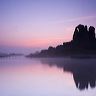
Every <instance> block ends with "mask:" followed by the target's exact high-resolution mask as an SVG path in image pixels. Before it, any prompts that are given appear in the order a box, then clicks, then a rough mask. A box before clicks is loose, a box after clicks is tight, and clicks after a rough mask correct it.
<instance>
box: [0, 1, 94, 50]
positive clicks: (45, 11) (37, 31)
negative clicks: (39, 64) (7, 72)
mask: <svg viewBox="0 0 96 96" xmlns="http://www.w3.org/2000/svg"><path fill="white" fill-rule="evenodd" d="M78 24H85V25H88V26H90V25H92V26H94V27H95V28H96V0H0V51H2V52H3V51H5V49H6V50H7V51H9V50H11V51H12V48H13V49H14V48H15V49H17V50H19V49H20V50H21V49H22V48H23V49H26V48H27V50H28V48H30V49H32V50H31V51H35V50H38V49H43V48H47V47H48V46H50V45H52V46H56V45H58V44H62V43H63V42H66V41H70V40H71V39H72V35H73V32H74V28H75V26H77V25H78ZM1 49H2V50H1ZM15 49H14V50H15ZM20 50H19V51H20ZM11 51H10V52H11ZM15 51H16V50H15ZM19 51H18V52H19ZM23 51H24V50H23ZM23 51H22V52H23Z"/></svg>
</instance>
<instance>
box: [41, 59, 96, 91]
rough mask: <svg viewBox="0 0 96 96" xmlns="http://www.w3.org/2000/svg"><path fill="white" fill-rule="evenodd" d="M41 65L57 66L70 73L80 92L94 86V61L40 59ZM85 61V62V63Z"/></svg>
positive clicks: (95, 66)
mask: <svg viewBox="0 0 96 96" xmlns="http://www.w3.org/2000/svg"><path fill="white" fill-rule="evenodd" d="M40 60H41V63H42V64H48V65H49V66H57V67H58V68H63V70H64V71H67V72H71V73H72V74H73V78H74V81H75V84H76V87H77V88H79V89H80V90H84V89H88V87H89V86H90V87H91V88H94V87H95V86H96V60H95V59H88V60H87V59H71V58H69V59H68V58H67V59H66V58H60V59H56V58H42V59H40ZM86 61H87V62H86Z"/></svg>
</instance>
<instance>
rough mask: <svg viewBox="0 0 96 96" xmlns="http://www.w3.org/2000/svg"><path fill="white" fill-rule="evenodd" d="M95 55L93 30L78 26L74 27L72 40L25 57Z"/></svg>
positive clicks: (95, 42)
mask: <svg viewBox="0 0 96 96" xmlns="http://www.w3.org/2000/svg"><path fill="white" fill-rule="evenodd" d="M94 54H96V37H95V28H94V27H93V26H90V27H89V28H88V27H87V26H86V25H82V24H79V25H78V26H76V28H75V30H74V34H73V38H72V40H71V41H70V42H64V43H63V44H62V45H58V46H56V47H51V46H50V47H49V48H48V49H45V50H41V51H40V52H37V53H35V54H29V55H28V56H27V57H60V56H70V55H94Z"/></svg>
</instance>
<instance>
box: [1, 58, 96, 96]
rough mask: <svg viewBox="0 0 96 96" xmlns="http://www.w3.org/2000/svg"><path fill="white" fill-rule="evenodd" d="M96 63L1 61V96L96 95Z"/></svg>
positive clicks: (92, 61) (89, 61) (61, 60)
mask: <svg viewBox="0 0 96 96" xmlns="http://www.w3.org/2000/svg"><path fill="white" fill-rule="evenodd" d="M95 86H96V60H95V59H71V58H46V59H44V58H39V59H36V58H34V59H30V58H25V57H10V58H0V96H95V95H96V88H95Z"/></svg>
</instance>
